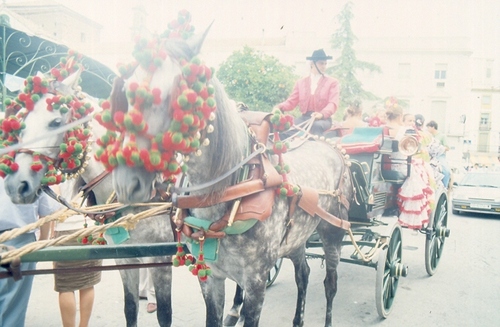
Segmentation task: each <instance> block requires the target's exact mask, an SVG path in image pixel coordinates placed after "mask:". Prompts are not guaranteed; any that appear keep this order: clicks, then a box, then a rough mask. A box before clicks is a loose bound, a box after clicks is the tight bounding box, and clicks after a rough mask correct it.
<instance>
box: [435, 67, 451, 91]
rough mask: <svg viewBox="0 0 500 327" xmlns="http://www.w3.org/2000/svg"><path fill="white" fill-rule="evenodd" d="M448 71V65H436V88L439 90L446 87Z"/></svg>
mask: <svg viewBox="0 0 500 327" xmlns="http://www.w3.org/2000/svg"><path fill="white" fill-rule="evenodd" d="M447 69H448V65H447V64H436V66H435V68H434V79H435V80H436V86H437V87H439V88H441V87H444V86H445V81H446V71H447Z"/></svg>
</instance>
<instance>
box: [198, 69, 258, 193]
mask: <svg viewBox="0 0 500 327" xmlns="http://www.w3.org/2000/svg"><path fill="white" fill-rule="evenodd" d="M210 83H211V84H212V86H213V87H214V89H215V102H216V104H217V110H216V111H215V114H216V117H215V120H214V121H213V122H211V123H212V124H213V125H214V132H213V133H211V134H209V139H210V146H209V148H208V149H202V151H203V152H204V155H205V156H206V157H205V158H206V162H209V163H210V164H209V165H206V166H207V167H204V169H206V170H207V169H208V171H207V172H206V176H209V177H210V178H215V177H218V176H221V175H223V174H224V173H226V172H227V171H228V170H230V169H231V168H233V167H234V166H236V165H237V164H238V163H239V162H240V161H241V160H242V159H243V158H244V157H246V156H247V154H246V153H245V151H246V149H247V148H248V145H249V144H248V136H247V129H246V126H245V123H244V121H243V119H241V117H240V115H239V114H238V111H237V109H236V107H235V106H234V102H232V101H231V100H230V99H229V98H228V96H227V94H226V91H225V90H224V87H223V85H222V84H221V83H220V82H219V80H218V79H217V78H216V77H213V78H212V80H211V82H210ZM237 177H238V176H237V174H235V175H234V176H233V177H232V178H230V179H227V180H225V181H222V182H221V183H219V184H218V185H214V186H213V187H212V189H209V190H205V192H204V193H211V192H218V191H219V192H220V191H223V190H224V189H225V188H226V187H228V186H230V185H232V184H234V183H235V182H236V178H237Z"/></svg>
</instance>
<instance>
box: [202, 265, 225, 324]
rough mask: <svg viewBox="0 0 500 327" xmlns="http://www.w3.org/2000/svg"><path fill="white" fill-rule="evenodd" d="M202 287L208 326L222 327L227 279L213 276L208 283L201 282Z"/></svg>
mask: <svg viewBox="0 0 500 327" xmlns="http://www.w3.org/2000/svg"><path fill="white" fill-rule="evenodd" d="M200 286H201V292H202V293H203V299H204V300H205V306H206V315H207V316H206V326H207V327H218V326H222V316H223V314H224V301H225V279H224V278H220V277H215V276H214V275H212V276H210V277H209V278H208V279H207V280H206V281H204V282H203V281H200Z"/></svg>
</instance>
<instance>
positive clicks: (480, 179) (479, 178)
mask: <svg viewBox="0 0 500 327" xmlns="http://www.w3.org/2000/svg"><path fill="white" fill-rule="evenodd" d="M460 185H462V186H480V187H497V188H500V174H494V173H491V174H488V173H468V174H467V175H465V176H464V178H463V179H462V181H461V182H460Z"/></svg>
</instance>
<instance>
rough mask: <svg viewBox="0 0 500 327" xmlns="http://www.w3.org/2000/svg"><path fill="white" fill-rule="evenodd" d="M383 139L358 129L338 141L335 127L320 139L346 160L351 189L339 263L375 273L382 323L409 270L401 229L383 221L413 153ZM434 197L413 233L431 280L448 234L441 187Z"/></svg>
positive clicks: (410, 144) (393, 208) (378, 130)
mask: <svg viewBox="0 0 500 327" xmlns="http://www.w3.org/2000/svg"><path fill="white" fill-rule="evenodd" d="M385 134H386V133H385V131H384V128H382V127H358V128H355V129H354V130H353V133H352V134H347V135H343V132H342V129H341V128H340V127H334V128H332V130H330V131H328V132H327V133H326V134H325V136H326V137H329V138H333V139H334V140H336V143H337V144H339V146H341V147H342V148H343V149H344V150H345V152H346V154H347V155H349V161H350V172H351V174H352V177H353V182H354V187H355V189H356V193H355V199H354V200H353V201H352V203H351V207H350V209H349V221H350V222H351V229H350V230H349V231H347V233H346V236H345V238H344V241H343V243H342V244H343V247H344V250H343V256H342V257H341V259H340V261H341V262H347V263H351V264H356V265H362V266H367V267H372V268H375V269H376V271H377V276H376V291H375V293H376V294H375V296H376V308H377V312H378V314H379V315H380V316H381V317H383V318H387V316H388V315H389V314H390V312H391V310H392V304H393V302H394V298H395V296H396V291H397V288H398V281H399V278H400V277H406V275H407V273H408V267H407V266H405V265H404V264H403V261H402V254H403V246H402V228H405V227H402V226H401V225H400V224H399V223H398V222H396V223H393V224H392V225H391V224H389V223H388V222H385V221H384V216H397V215H398V212H399V207H398V202H397V194H398V190H399V189H400V188H401V186H402V184H403V183H404V182H405V180H406V178H407V177H408V176H409V175H410V174H411V171H412V165H411V156H412V155H413V154H415V152H416V150H418V143H417V140H416V139H415V138H414V137H413V136H412V135H407V136H405V137H404V138H403V139H402V140H400V141H398V140H395V139H393V138H391V137H389V136H388V135H385ZM341 135H343V136H341ZM400 144H401V146H400ZM401 153H404V154H405V156H406V158H405V159H402V156H401V155H399V154H401ZM405 156H403V157H405ZM398 165H399V166H403V167H406V170H407V172H406V173H402V172H401V169H394V166H398ZM434 197H435V205H434V208H433V210H432V212H431V214H430V217H429V223H428V224H427V226H426V227H425V228H424V229H419V230H418V232H419V233H421V234H423V235H425V268H426V271H427V273H428V274H429V275H430V276H432V275H434V273H435V272H436V270H437V267H438V265H439V261H440V259H441V256H442V253H443V247H444V243H445V240H446V238H447V237H448V236H449V235H450V230H449V229H448V228H447V225H448V194H447V190H446V189H445V188H444V186H443V184H442V183H438V184H437V190H436V192H435V194H434ZM321 247H322V243H321V240H320V239H319V237H318V235H317V234H313V235H311V237H310V238H309V239H308V241H307V243H306V248H307V249H315V248H321ZM306 255H307V257H308V258H312V259H317V258H319V259H324V256H323V254H320V253H318V252H317V251H308V252H306ZM281 263H282V259H280V260H278V261H277V263H276V265H275V267H274V268H273V269H272V270H271V273H270V275H269V278H268V286H271V285H272V284H273V283H274V281H275V280H276V278H277V276H278V273H279V271H280V267H281Z"/></svg>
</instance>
